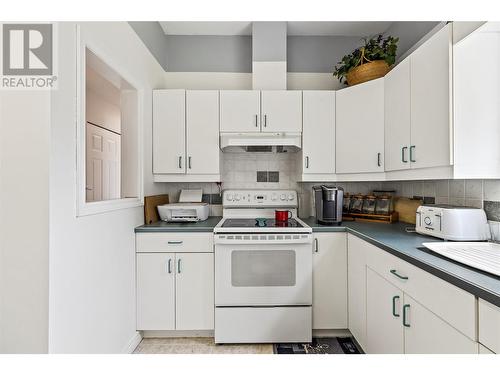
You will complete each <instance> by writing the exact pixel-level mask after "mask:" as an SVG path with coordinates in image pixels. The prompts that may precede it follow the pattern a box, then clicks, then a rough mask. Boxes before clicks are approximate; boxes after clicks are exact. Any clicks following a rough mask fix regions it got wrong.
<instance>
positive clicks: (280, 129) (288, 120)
mask: <svg viewBox="0 0 500 375" xmlns="http://www.w3.org/2000/svg"><path fill="white" fill-rule="evenodd" d="M261 95H262V96H261V100H262V126H261V129H262V132H265V133H285V132H287V133H298V132H301V131H302V91H292V90H289V91H287V90H272V91H262V92H261Z"/></svg>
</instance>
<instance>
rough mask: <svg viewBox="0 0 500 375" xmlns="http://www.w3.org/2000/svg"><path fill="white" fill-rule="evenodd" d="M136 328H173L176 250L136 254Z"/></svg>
mask: <svg viewBox="0 0 500 375" xmlns="http://www.w3.org/2000/svg"><path fill="white" fill-rule="evenodd" d="M136 272H137V329H138V330H173V329H175V309H174V306H175V273H174V272H175V254H162V253H154V254H153V253H141V254H137V269H136Z"/></svg>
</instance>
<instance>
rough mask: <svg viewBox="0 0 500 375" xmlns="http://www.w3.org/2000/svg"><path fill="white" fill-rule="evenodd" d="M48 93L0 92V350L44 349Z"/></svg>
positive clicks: (45, 321) (46, 296) (46, 307)
mask: <svg viewBox="0 0 500 375" xmlns="http://www.w3.org/2000/svg"><path fill="white" fill-rule="evenodd" d="M49 134H50V94H49V93H48V92H42V91H0V231H1V232H0V288H1V289H0V353H43V352H46V351H47V331H48V318H47V317H48V255H49V238H48V237H49V233H48V217H49V204H48V196H49V171H48V167H49Z"/></svg>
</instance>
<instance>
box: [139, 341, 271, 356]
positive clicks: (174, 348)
mask: <svg viewBox="0 0 500 375" xmlns="http://www.w3.org/2000/svg"><path fill="white" fill-rule="evenodd" d="M134 354H273V346H272V345H271V344H268V345H267V344H258V345H254V344H237V345H236V344H235V345H232V344H231V345H229V344H224V345H215V343H214V339H213V338H211V337H180V338H145V339H143V340H142V341H141V342H140V344H139V345H138V346H137V348H136V349H135V351H134Z"/></svg>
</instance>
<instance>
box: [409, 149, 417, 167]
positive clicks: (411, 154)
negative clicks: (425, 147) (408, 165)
mask: <svg viewBox="0 0 500 375" xmlns="http://www.w3.org/2000/svg"><path fill="white" fill-rule="evenodd" d="M414 150H415V146H410V161H411V162H412V163H415V162H416V160H415V158H414V157H413V151H414Z"/></svg>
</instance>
